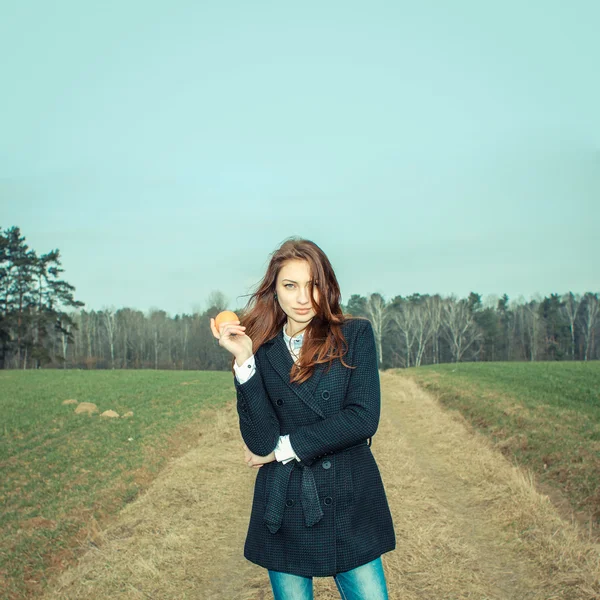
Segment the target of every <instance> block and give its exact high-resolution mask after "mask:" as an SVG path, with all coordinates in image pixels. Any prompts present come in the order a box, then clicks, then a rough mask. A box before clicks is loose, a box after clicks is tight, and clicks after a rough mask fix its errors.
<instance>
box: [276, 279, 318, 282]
mask: <svg viewBox="0 0 600 600" xmlns="http://www.w3.org/2000/svg"><path fill="white" fill-rule="evenodd" d="M282 281H291V282H292V283H298V282H297V281H294V280H293V279H282ZM311 281H312V279H309V280H308V281H307V282H306V283H310V282H311Z"/></svg>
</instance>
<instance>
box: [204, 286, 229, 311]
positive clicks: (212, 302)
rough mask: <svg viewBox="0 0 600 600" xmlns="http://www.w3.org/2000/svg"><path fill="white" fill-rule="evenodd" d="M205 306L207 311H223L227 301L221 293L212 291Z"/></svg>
mask: <svg viewBox="0 0 600 600" xmlns="http://www.w3.org/2000/svg"><path fill="white" fill-rule="evenodd" d="M207 304H208V308H209V309H210V308H213V307H215V308H216V309H217V310H225V309H226V308H227V305H228V304H229V301H228V300H227V298H226V297H225V294H224V293H223V292H221V291H220V290H213V291H212V292H210V294H209V295H208V300H207Z"/></svg>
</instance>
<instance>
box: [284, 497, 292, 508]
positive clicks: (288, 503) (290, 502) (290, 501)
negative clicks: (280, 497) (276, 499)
mask: <svg viewBox="0 0 600 600" xmlns="http://www.w3.org/2000/svg"><path fill="white" fill-rule="evenodd" d="M285 505H286V506H294V501H293V500H292V499H291V498H290V499H288V500H286V501H285Z"/></svg>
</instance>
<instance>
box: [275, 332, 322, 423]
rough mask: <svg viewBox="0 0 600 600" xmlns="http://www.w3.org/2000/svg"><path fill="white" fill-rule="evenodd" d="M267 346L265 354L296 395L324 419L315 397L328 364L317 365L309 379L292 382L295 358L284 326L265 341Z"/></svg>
mask: <svg viewBox="0 0 600 600" xmlns="http://www.w3.org/2000/svg"><path fill="white" fill-rule="evenodd" d="M265 345H266V346H267V348H266V351H265V354H266V356H267V359H268V360H269V362H270V363H271V366H272V367H273V368H274V369H275V371H277V373H278V375H279V376H280V377H281V379H283V381H284V382H285V384H286V385H287V386H289V387H290V388H291V389H292V390H293V391H294V392H295V393H296V395H297V396H298V397H299V398H300V399H301V400H302V402H304V404H306V406H308V408H310V409H311V410H312V411H314V412H316V413H317V414H318V415H319V416H320V417H322V418H323V419H324V418H325V415H324V414H323V411H322V410H321V407H320V406H319V403H318V402H317V400H316V398H315V390H316V389H317V386H318V384H319V381H320V379H321V377H322V375H323V371H324V370H325V368H327V364H326V363H324V364H319V365H315V368H314V371H313V374H312V376H311V378H310V379H309V380H308V381H305V382H304V383H301V384H298V383H296V382H294V383H290V371H291V369H292V366H293V365H294V359H293V358H292V356H291V354H290V351H289V350H288V348H287V347H286V345H285V341H284V339H283V327H282V328H281V329H280V330H279V333H278V334H277V335H276V336H275V337H274V338H272V339H271V340H269V341H268V342H265Z"/></svg>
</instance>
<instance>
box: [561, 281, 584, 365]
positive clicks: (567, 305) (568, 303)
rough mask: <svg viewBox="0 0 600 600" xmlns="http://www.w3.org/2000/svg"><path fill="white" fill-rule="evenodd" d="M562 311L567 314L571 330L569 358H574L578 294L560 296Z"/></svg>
mask: <svg viewBox="0 0 600 600" xmlns="http://www.w3.org/2000/svg"><path fill="white" fill-rule="evenodd" d="M562 301H563V303H564V304H563V307H562V310H563V312H564V313H565V314H566V315H567V319H568V321H569V330H570V332H571V360H575V322H576V321H577V313H578V312H579V306H580V304H581V298H580V297H579V294H578V295H577V296H575V295H574V294H573V292H569V293H568V294H564V296H563V297H562Z"/></svg>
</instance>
